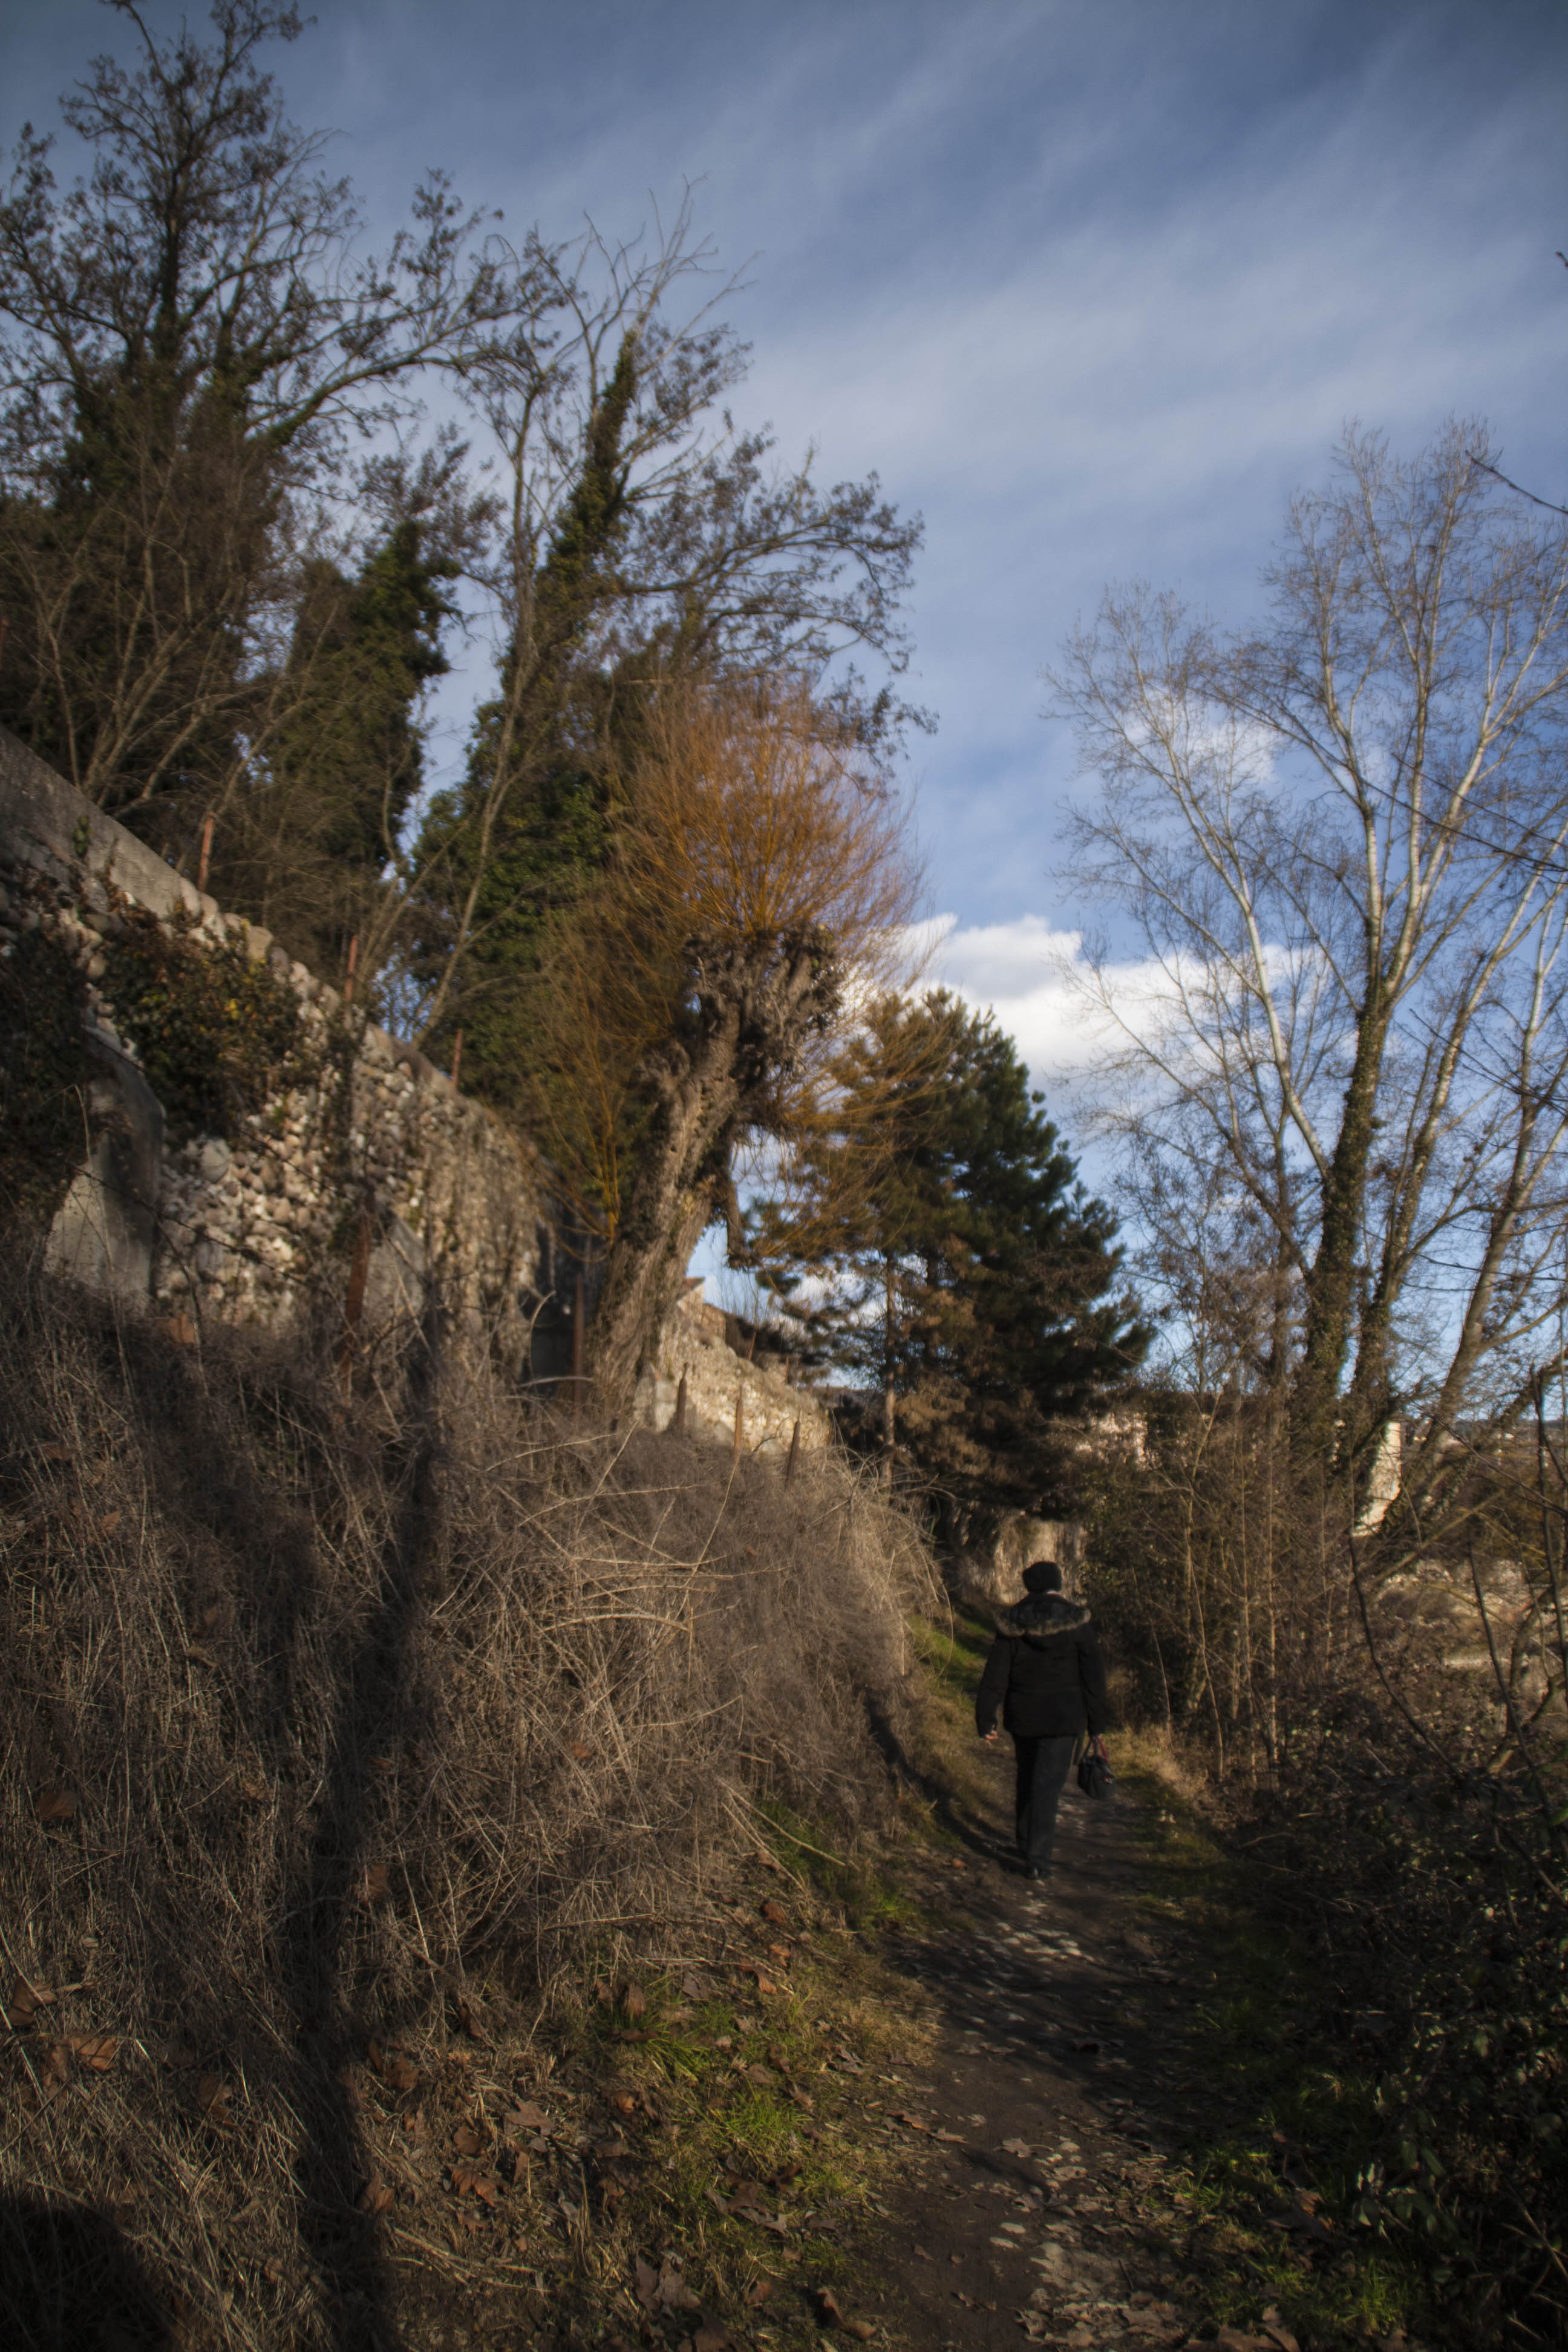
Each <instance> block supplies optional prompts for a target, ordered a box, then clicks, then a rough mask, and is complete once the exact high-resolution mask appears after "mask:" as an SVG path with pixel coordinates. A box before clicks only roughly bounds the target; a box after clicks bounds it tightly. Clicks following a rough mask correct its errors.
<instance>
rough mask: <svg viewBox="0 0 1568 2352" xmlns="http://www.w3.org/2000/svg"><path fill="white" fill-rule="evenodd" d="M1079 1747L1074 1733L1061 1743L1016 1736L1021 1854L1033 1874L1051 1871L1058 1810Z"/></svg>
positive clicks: (1014, 1747)
mask: <svg viewBox="0 0 1568 2352" xmlns="http://www.w3.org/2000/svg"><path fill="white" fill-rule="evenodd" d="M1077 1745H1078V1734H1077V1733H1076V1732H1072V1731H1069V1732H1068V1734H1067V1736H1066V1738H1060V1739H1058V1738H1048V1739H1026V1738H1023V1737H1022V1736H1021V1734H1019V1733H1018V1732H1014V1734H1013V1752H1014V1754H1015V1756H1016V1759H1017V1765H1018V1794H1017V1806H1016V1816H1015V1818H1016V1822H1017V1829H1018V1851H1019V1852H1020V1853H1021V1854H1022V1855H1023V1857H1024V1860H1025V1861H1026V1863H1027V1864H1028V1865H1029V1867H1030V1869H1031V1870H1047V1869H1048V1868H1049V1867H1050V1860H1051V1848H1052V1846H1053V1844H1054V1843H1055V1842H1056V1834H1057V1806H1058V1803H1059V1802H1060V1801H1061V1793H1062V1790H1064V1789H1065V1788H1066V1786H1067V1778H1068V1771H1069V1769H1071V1765H1072V1752H1073V1749H1074V1748H1076V1747H1077Z"/></svg>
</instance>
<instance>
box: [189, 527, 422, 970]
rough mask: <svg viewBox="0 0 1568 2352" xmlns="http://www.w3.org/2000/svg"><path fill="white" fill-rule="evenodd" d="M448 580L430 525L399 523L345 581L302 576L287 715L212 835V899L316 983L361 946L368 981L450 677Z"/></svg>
mask: <svg viewBox="0 0 1568 2352" xmlns="http://www.w3.org/2000/svg"><path fill="white" fill-rule="evenodd" d="M457 570H458V565H457V562H456V560H455V559H454V557H453V556H452V555H451V554H450V553H449V552H445V551H442V534H441V532H440V530H439V529H438V527H437V525H435V524H434V523H433V522H432V520H430V519H429V518H428V517H425V516H409V515H405V516H403V517H402V518H401V519H400V520H395V521H394V522H393V523H392V525H391V527H390V528H389V529H388V530H386V532H385V533H384V536H383V537H382V538H381V539H380V540H379V541H378V542H377V543H376V544H375V545H374V546H373V547H372V548H371V550H370V551H369V552H368V553H367V555H366V556H365V558H364V561H363V563H362V564H361V565H360V567H359V569H358V571H357V572H355V573H354V575H353V577H348V576H345V574H344V572H342V571H341V570H340V569H339V568H338V567H337V565H335V564H333V563H331V562H328V561H326V560H325V559H318V560H317V561H315V562H312V563H311V564H310V565H309V566H308V567H307V569H306V572H305V574H304V579H303V583H302V586H301V593H300V607H299V613H298V616H297V618H296V621H295V625H294V630H293V641H292V644H291V646H290V648H289V664H290V666H291V667H292V668H293V669H294V670H295V672H296V673H297V676H296V678H295V681H294V684H293V687H292V690H291V691H290V693H289V715H288V717H287V719H285V720H284V721H283V722H282V724H281V725H280V726H279V729H278V730H277V733H276V735H275V737H274V738H273V740H272V742H271V745H270V748H269V750H268V753H267V755H266V756H265V757H264V758H263V759H262V760H260V761H258V762H257V763H256V766H255V769H254V770H253V772H252V773H251V774H250V776H249V777H248V778H247V782H246V786H245V789H244V790H243V791H241V792H238V793H234V794H233V795H231V796H230V798H229V800H228V801H227V803H226V805H225V808H224V813H223V822H222V824H220V826H219V827H218V829H217V834H216V853H215V856H214V860H213V866H212V872H211V887H213V889H214V890H215V891H216V893H217V895H218V896H219V897H220V898H222V899H223V900H224V902H225V903H226V904H227V905H230V906H236V907H244V908H250V909H252V910H253V911H254V912H255V913H256V914H257V916H258V918H259V919H260V920H261V921H262V922H264V923H265V924H266V925H267V926H268V929H270V930H273V931H275V932H277V933H278V935H279V938H280V939H281V940H283V941H284V943H285V944H286V945H287V946H288V947H289V950H291V951H292V952H293V953H294V954H296V955H298V956H299V957H300V959H301V960H302V961H304V962H306V963H308V964H310V966H311V968H312V969H313V970H315V971H319V972H321V974H323V975H324V976H331V975H333V974H336V973H339V972H341V971H342V966H343V961H344V958H345V955H346V951H347V949H348V945H349V942H350V940H351V939H353V937H354V936H355V935H356V934H357V935H359V937H360V939H361V941H362V945H363V948H364V949H365V950H366V951H367V953H366V961H367V968H369V967H371V966H374V962H375V961H376V956H375V952H374V945H373V941H374V934H375V930H376V923H377V916H378V913H379V912H380V911H381V910H382V908H383V903H384V901H385V900H386V899H387V898H388V897H389V893H395V890H396V887H397V878H398V877H397V869H398V867H399V866H400V863H401V859H402V853H403V849H404V845H405V844H404V836H405V830H406V827H407V824H408V821H409V817H410V813H411V811H412V809H413V808H414V806H415V804H416V801H417V799H418V796H419V793H420V791H421V788H422V786H423V783H424V777H425V736H424V729H423V726H422V724H421V718H420V705H421V701H422V698H423V696H424V694H425V691H426V688H427V687H428V686H429V685H430V683H431V681H432V680H433V679H435V678H437V677H442V676H443V675H444V674H445V672H446V670H447V656H446V654H445V652H444V651H443V648H442V645H441V631H442V628H443V626H444V625H445V624H446V622H447V620H448V619H449V618H450V617H451V613H452V607H451V604H450V602H449V598H448V594H447V583H448V582H449V581H450V580H451V579H452V578H453V577H454V576H455V574H456V572H457Z"/></svg>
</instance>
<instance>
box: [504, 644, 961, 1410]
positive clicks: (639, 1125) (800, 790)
mask: <svg viewBox="0 0 1568 2352" xmlns="http://www.w3.org/2000/svg"><path fill="white" fill-rule="evenodd" d="M872 782H873V780H872V779H871V778H870V777H869V776H868V772H867V770H866V764H865V761H864V757H863V755H862V754H860V753H858V751H857V750H856V747H855V746H854V745H853V743H851V742H849V741H847V740H846V736H845V731H844V730H843V728H842V727H841V726H840V725H839V724H838V723H837V720H836V719H833V718H832V717H831V716H828V715H825V714H824V713H823V712H822V711H821V710H820V709H818V708H817V707H816V705H815V704H814V703H813V701H812V699H811V698H810V696H809V695H807V694H806V693H805V692H804V691H803V690H801V689H800V688H796V687H793V686H791V685H789V684H788V683H787V682H786V683H785V684H784V686H782V687H773V688H770V687H767V686H766V685H763V684H755V685H749V686H745V687H731V688H724V689H717V690H709V691H703V690H700V689H697V688H676V687H673V686H670V687H667V688H665V689H664V690H663V691H662V692H661V693H660V694H659V695H658V698H656V699H655V701H654V702H653V704H652V706H651V708H650V709H648V711H647V719H646V723H645V726H644V728H643V730H641V735H640V745H639V749H638V751H637V757H636V760H635V761H633V762H632V763H631V764H630V765H629V767H628V768H627V770H626V772H625V774H624V775H623V777H622V778H621V780H620V788H619V789H620V806H619V808H618V812H617V818H616V829H615V839H614V846H613V849H612V851H611V854H610V855H609V856H608V859H607V861H606V863H605V866H604V869H603V871H602V872H601V874H600V876H599V877H598V878H597V880H596V881H595V884H594V886H593V887H592V888H590V889H588V890H586V891H584V893H582V894H580V895H579V897H578V898H576V899H575V900H574V903H573V905H572V906H571V908H569V909H568V910H567V911H566V912H565V914H564V915H563V916H561V917H559V918H558V919H557V920H556V921H555V923H554V924H553V925H552V929H551V933H550V936H549V938H548V940H547V942H546V948H545V952H544V956H543V960H542V970H541V975H540V981H539V983H538V986H537V991H536V993H535V996H534V999H533V1003H534V1010H535V1017H536V1021H537V1035H536V1038H535V1041H534V1048H533V1052H532V1054H531V1058H530V1064H529V1073H530V1075H529V1086H528V1093H527V1096H526V1097H525V1101H524V1110H525V1115H526V1118H527V1123H528V1125H529V1128H530V1129H531V1132H532V1133H533V1134H534V1136H535V1137H536V1139H538V1140H539V1142H540V1143H541V1145H542V1147H543V1149H544V1150H546V1151H547V1152H549V1154H550V1156H551V1158H552V1160H553V1161H554V1163H555V1165H556V1167H557V1169H558V1170H559V1171H560V1172H561V1175H562V1178H563V1181H564V1182H565V1183H566V1185H567V1186H568V1188H569V1189H570V1190H571V1191H572V1192H573V1194H574V1200H575V1202H576V1203H577V1205H578V1207H579V1209H580V1211H581V1212H582V1213H583V1215H584V1219H585V1220H586V1221H587V1222H588V1223H589V1224H590V1226H591V1227H593V1228H595V1229H596V1231H597V1233H598V1234H599V1236H600V1240H601V1244H602V1247H603V1251H604V1257H605V1276H604V1283H603V1288H602V1291H601V1295H600V1299H599V1304H598V1307H597V1309H596V1312H595V1319H594V1322H593V1324H592V1326H591V1328H590V1332H589V1369H590V1370H591V1371H592V1373H593V1374H594V1376H595V1379H596V1381H597V1382H598V1385H599V1388H600V1391H601V1394H602V1396H603V1398H604V1400H605V1402H606V1403H607V1404H608V1405H609V1406H610V1408H611V1409H612V1410H614V1409H616V1408H617V1407H618V1406H619V1405H620V1404H622V1403H623V1402H625V1400H626V1396H627V1394H628V1393H629V1391H630V1389H631V1387H632V1384H633V1382H634V1381H635V1380H636V1378H637V1370H638V1368H639V1365H640V1362H641V1360H642V1358H643V1355H644V1353H645V1351H646V1349H647V1344H648V1341H649V1339H650V1338H651V1336H652V1333H653V1331H654V1329H655V1328H656V1327H657V1325H658V1322H659V1320H660V1318H662V1316H663V1315H664V1314H665V1312H666V1311H667V1310H668V1307H669V1306H670V1305H671V1304H672V1303H673V1300H674V1298H675V1297H676V1295H677V1293H678V1292H679V1287H680V1284H681V1280H682V1278H683V1276H685V1273H686V1269H687V1265H688V1264H689V1260H690V1256H691V1252H692V1250H693V1248H694V1247H695V1245H696V1243H697V1241H698V1238H699V1236H700V1234H702V1232H703V1231H704V1229H705V1228H706V1227H707V1226H708V1225H709V1224H710V1223H713V1222H714V1220H715V1219H716V1218H719V1217H722V1218H724V1219H725V1220H726V1222H727V1223H728V1224H729V1227H730V1231H731V1242H732V1244H733V1245H734V1246H735V1247H736V1248H737V1249H739V1248H742V1247H743V1242H742V1234H741V1231H740V1222H739V1212H738V1208H737V1203H736V1197H735V1183H734V1171H735V1167H736V1161H737V1157H738V1155H740V1154H742V1153H743V1152H744V1151H745V1150H746V1149H747V1148H748V1147H749V1146H755V1145H757V1144H758V1143H760V1142H772V1143H774V1144H777V1143H780V1142H787V1140H788V1139H790V1138H791V1137H793V1136H794V1135H795V1134H797V1133H798V1132H799V1131H800V1129H802V1128H803V1126H805V1125H807V1124H809V1122H810V1121H811V1119H812V1118H813V1117H814V1115H815V1106H816V1100H817V1097H818V1095H819V1093H820V1091H821V1089H822V1087H824V1085H825V1084H826V1081H827V1063H828V1061H829V1059H830V1057H831V1054H832V1050H833V1045H834V1043H835V1040H836V1038H837V1036H838V1034H840V1033H841V1027H842V1024H843V1023H844V1021H845V1020H846V1018H847V1013H846V990H847V986H849V985H850V984H851V983H852V982H854V981H855V980H857V979H858V978H860V977H863V976H864V975H867V974H873V975H874V974H876V973H878V972H879V971H886V970H887V969H888V968H889V963H890V962H891V961H892V960H893V959H895V958H896V956H897V954H898V952H899V947H900V940H901V937H902V936H903V929H904V927H905V925H906V924H907V922H908V920H909V918H910V912H911V908H912V900H913V893H914V883H913V877H912V875H911V872H910V866H909V863H908V861H907V858H906V856H905V854H904V850H903V845H902V842H901V839H900V824H899V819H898V814H897V812H896V810H895V809H894V808H893V807H892V806H891V805H890V804H889V801H888V800H887V799H886V797H885V796H884V795H883V794H881V793H879V792H877V791H876V790H874V789H872V788H871V786H872Z"/></svg>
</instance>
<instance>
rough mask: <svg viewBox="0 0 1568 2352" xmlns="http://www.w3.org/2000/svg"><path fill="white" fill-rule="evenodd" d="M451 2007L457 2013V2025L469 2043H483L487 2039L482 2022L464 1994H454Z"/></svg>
mask: <svg viewBox="0 0 1568 2352" xmlns="http://www.w3.org/2000/svg"><path fill="white" fill-rule="evenodd" d="M452 2006H453V2008H454V2009H455V2010H456V2011H457V2012H458V2024H459V2025H460V2026H461V2027H462V2029H463V2031H464V2032H465V2033H466V2034H467V2035H468V2039H469V2041H470V2042H484V2041H487V2040H488V2039H489V2037H488V2035H487V2034H486V2032H485V2028H484V2021H483V2019H482V2018H481V2017H480V2015H479V2011H478V2010H477V2009H476V2008H475V2006H474V2004H473V2002H472V2001H471V2000H469V1999H468V1994H467V1993H466V1992H459V1993H454V1994H453V1996H452Z"/></svg>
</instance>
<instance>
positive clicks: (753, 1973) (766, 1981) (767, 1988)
mask: <svg viewBox="0 0 1568 2352" xmlns="http://www.w3.org/2000/svg"><path fill="white" fill-rule="evenodd" d="M741 1973H742V1976H748V1977H755V1979H756V1980H757V1990H758V1991H759V1992H777V1990H778V1987H777V1985H776V1984H774V1983H773V1979H772V1978H771V1977H765V1976H763V1972H762V1970H761V1969H759V1968H757V1967H756V1966H755V1965H754V1964H753V1965H752V1966H751V1967H750V1968H746V1969H742V1972H741Z"/></svg>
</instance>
